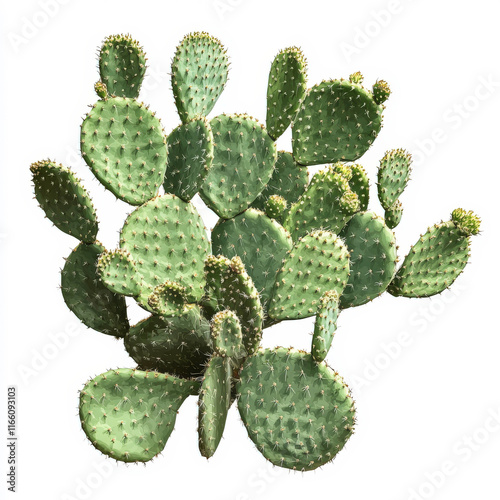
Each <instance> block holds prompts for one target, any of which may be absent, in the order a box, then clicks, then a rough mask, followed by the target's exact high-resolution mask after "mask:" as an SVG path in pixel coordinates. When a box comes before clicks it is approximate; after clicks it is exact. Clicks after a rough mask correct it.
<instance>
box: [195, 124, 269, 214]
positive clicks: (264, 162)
mask: <svg viewBox="0 0 500 500" xmlns="http://www.w3.org/2000/svg"><path fill="white" fill-rule="evenodd" d="M210 126H211V127H212V132H213V136H214V141H215V148H214V161H213V164H212V168H211V169H210V171H209V172H208V175H207V177H206V179H205V182H204V184H203V186H202V187H201V189H200V195H201V197H202V199H203V201H204V202H205V203H206V204H207V205H208V206H209V207H210V208H211V209H212V210H213V211H214V212H215V213H217V215H218V216H219V217H222V218H224V219H230V218H231V217H234V216H235V215H238V214H239V213H240V212H243V210H246V209H247V208H248V207H249V206H250V205H251V203H252V202H253V201H254V200H255V198H257V196H258V195H259V193H260V192H261V191H262V190H263V189H264V187H265V185H266V184H267V182H268V181H269V179H270V178H271V175H272V173H273V169H274V164H275V162H276V156H277V152H276V144H275V143H274V142H273V140H272V139H271V138H270V137H269V135H268V134H267V132H266V129H265V128H264V126H263V125H261V124H260V123H259V122H258V121H256V120H254V119H253V118H252V117H250V116H247V115H220V116H216V117H215V118H214V119H213V120H212V121H211V122H210Z"/></svg>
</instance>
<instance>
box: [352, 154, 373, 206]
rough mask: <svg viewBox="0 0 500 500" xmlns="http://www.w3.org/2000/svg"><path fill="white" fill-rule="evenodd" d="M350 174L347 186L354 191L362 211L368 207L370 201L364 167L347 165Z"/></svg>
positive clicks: (368, 183)
mask: <svg viewBox="0 0 500 500" xmlns="http://www.w3.org/2000/svg"><path fill="white" fill-rule="evenodd" d="M349 169H350V171H351V176H350V179H349V187H350V188H351V191H352V192H353V193H356V195H357V196H358V200H359V210H360V211H361V212H364V211H366V210H367V209H368V202H369V201H370V182H369V180H368V175H367V174H366V171H365V169H364V168H363V167H362V166H361V165H359V164H357V163H356V164H355V165H349Z"/></svg>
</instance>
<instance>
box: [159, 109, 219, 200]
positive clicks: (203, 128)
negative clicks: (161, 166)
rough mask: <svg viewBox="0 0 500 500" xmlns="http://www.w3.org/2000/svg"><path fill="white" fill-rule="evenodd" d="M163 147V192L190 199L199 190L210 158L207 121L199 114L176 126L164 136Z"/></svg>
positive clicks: (211, 139)
mask: <svg viewBox="0 0 500 500" xmlns="http://www.w3.org/2000/svg"><path fill="white" fill-rule="evenodd" d="M167 148H168V156H167V169H166V171H165V181H164V182H163V187H164V188H165V192H166V193H172V194H175V195H177V196H178V197H179V198H181V199H183V200H184V201H190V200H191V198H193V196H194V195H195V194H196V193H197V192H198V191H199V190H200V187H201V185H202V184H203V181H204V180H205V177H206V176H207V174H208V171H209V169H210V167H211V166H212V161H213V159H214V146H213V135H212V129H211V128H210V123H209V122H208V120H207V119H206V118H205V117H202V118H193V119H192V120H189V121H188V122H187V123H183V124H181V125H179V126H178V127H177V128H175V129H174V130H173V131H172V132H171V134H170V135H169V136H168V139H167Z"/></svg>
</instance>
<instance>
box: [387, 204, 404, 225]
mask: <svg viewBox="0 0 500 500" xmlns="http://www.w3.org/2000/svg"><path fill="white" fill-rule="evenodd" d="M402 217H403V205H402V204H401V201H399V200H396V201H395V202H394V204H393V205H392V206H391V207H389V208H387V209H386V210H385V214H384V218H385V223H386V224H387V227H388V228H389V229H394V228H395V227H396V226H397V225H398V224H399V223H400V222H401V219H402Z"/></svg>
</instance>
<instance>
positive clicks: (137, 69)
mask: <svg viewBox="0 0 500 500" xmlns="http://www.w3.org/2000/svg"><path fill="white" fill-rule="evenodd" d="M99 72H100V74H101V80H102V82H103V83H104V84H106V87H107V90H108V93H109V94H110V95H115V96H117V97H133V98H135V97H137V96H138V95H139V90H140V89H141V84H142V80H143V79H144V74H145V73H146V54H145V53H144V51H143V50H142V47H141V46H140V45H139V42H137V41H136V40H134V39H133V38H132V37H131V36H130V35H111V36H109V37H107V38H106V39H105V40H104V42H103V44H102V47H101V50H100V52H99Z"/></svg>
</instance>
